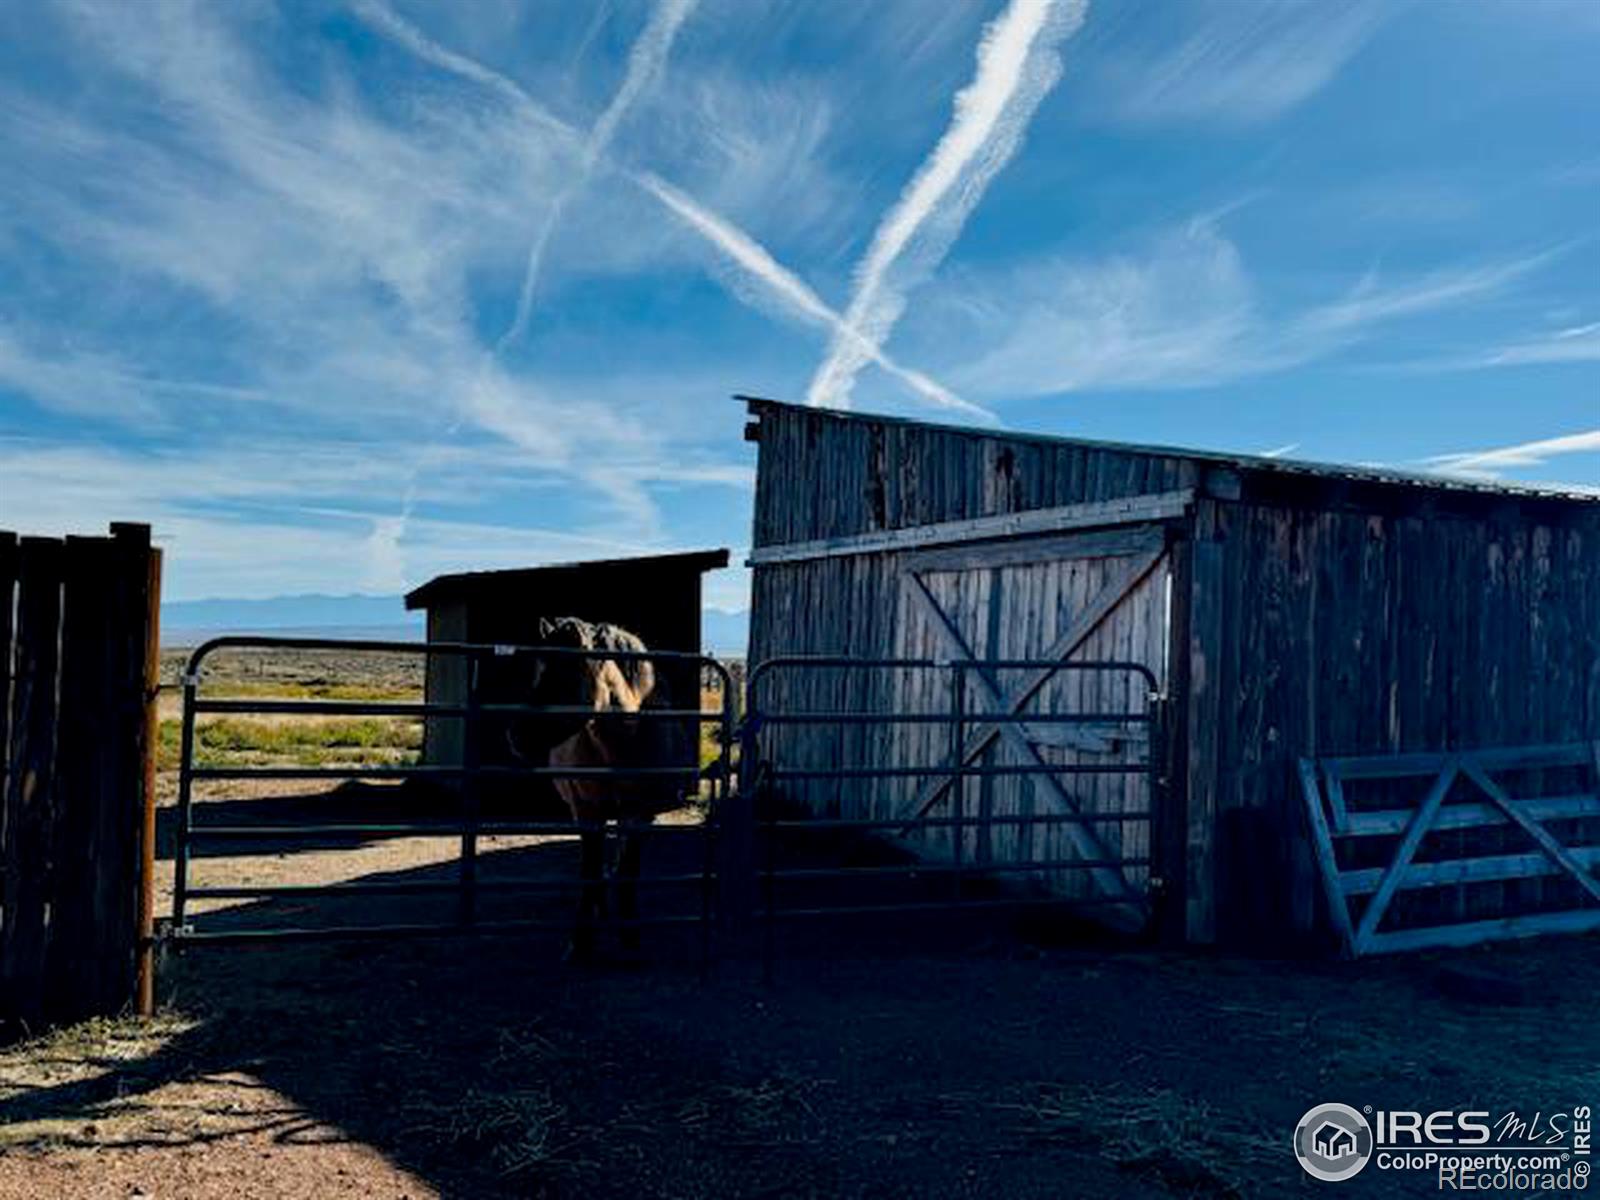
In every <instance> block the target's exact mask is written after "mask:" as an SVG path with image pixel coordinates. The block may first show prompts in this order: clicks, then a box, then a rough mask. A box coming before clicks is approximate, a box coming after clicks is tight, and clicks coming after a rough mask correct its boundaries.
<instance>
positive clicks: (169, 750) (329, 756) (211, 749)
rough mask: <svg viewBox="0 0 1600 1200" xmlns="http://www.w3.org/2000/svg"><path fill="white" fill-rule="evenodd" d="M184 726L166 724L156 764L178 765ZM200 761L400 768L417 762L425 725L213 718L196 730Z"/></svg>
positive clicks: (395, 720) (399, 720) (386, 720)
mask: <svg viewBox="0 0 1600 1200" xmlns="http://www.w3.org/2000/svg"><path fill="white" fill-rule="evenodd" d="M181 736H182V726H181V724H180V722H179V721H177V720H176V719H174V718H168V719H166V720H164V721H162V722H161V740H160V745H159V748H158V751H157V759H156V766H157V768H158V769H159V770H163V771H172V770H176V769H177V767H178V758H179V750H180V747H181ZM195 745H196V750H197V754H196V759H197V761H198V762H200V763H202V764H218V765H220V764H222V763H226V764H228V765H234V766H263V765H277V766H307V767H314V766H325V765H330V764H333V763H363V764H366V763H376V764H392V765H401V764H404V763H411V762H415V761H416V760H417V755H418V753H419V752H420V751H421V749H422V723H421V722H420V721H414V720H410V719H408V718H405V717H328V718H320V717H249V716H244V717H232V716H229V717H212V718H207V719H204V720H201V721H199V722H197V723H196V726H195Z"/></svg>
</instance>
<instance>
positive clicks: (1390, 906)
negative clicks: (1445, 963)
mask: <svg viewBox="0 0 1600 1200" xmlns="http://www.w3.org/2000/svg"><path fill="white" fill-rule="evenodd" d="M1300 782H1301V791H1302V795H1303V797H1304V799H1305V803H1306V812H1307V815H1308V817H1309V819H1310V826H1311V832H1312V837H1313V840H1314V844H1315V849H1316V853H1317V859H1318V863H1319V865H1320V868H1321V874H1322V884H1323V888H1324V894H1325V897H1326V900H1327V907H1328V914H1329V917H1330V919H1331V922H1332V925H1333V929H1334V932H1335V934H1336V935H1337V936H1338V939H1339V945H1340V948H1341V949H1342V950H1343V951H1344V953H1346V954H1348V955H1351V956H1357V955H1363V954H1381V953H1396V952H1401V951H1407V950H1422V949H1429V948H1434V947H1444V946H1470V945H1474V944H1476V943H1478V942H1483V941H1489V940H1492V939H1496V938H1510V937H1526V936H1531V935H1534V934H1540V933H1580V932H1585V931H1589V930H1595V929H1600V876H1597V874H1596V871H1595V868H1596V866H1597V865H1600V828H1597V826H1600V742H1572V743H1563V744H1559V745H1549V746H1516V747H1506V748H1502V749H1492V750H1465V751H1456V752H1448V753H1438V754H1421V753H1416V754H1391V755H1371V756H1366V757H1348V758H1324V759H1302V760H1301V761H1300ZM1369 798H1370V799H1369ZM1384 926H1387V928H1385V927H1384Z"/></svg>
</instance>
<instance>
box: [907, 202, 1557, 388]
mask: <svg viewBox="0 0 1600 1200" xmlns="http://www.w3.org/2000/svg"><path fill="white" fill-rule="evenodd" d="M1550 259H1551V254H1549V253H1537V254H1529V255H1524V256H1522V257H1520V258H1516V259H1509V260H1505V261H1500V262H1493V263H1485V264H1478V265H1473V266H1466V267H1452V268H1444V269H1438V270H1435V271H1431V272H1426V273H1423V274H1418V275H1411V276H1405V277H1401V278H1392V279H1391V278H1387V277H1385V276H1383V275H1380V274H1379V273H1377V272H1375V271H1374V272H1369V273H1368V274H1366V275H1365V276H1364V277H1362V278H1361V279H1360V280H1358V281H1357V282H1356V283H1355V284H1354V285H1353V286H1352V287H1351V288H1350V289H1349V290H1348V291H1346V292H1345V293H1344V294H1343V295H1342V296H1339V297H1337V298H1335V299H1332V300H1329V301H1327V302H1325V303H1322V304H1317V305H1312V306H1309V307H1304V308H1300V309H1296V310H1288V311H1275V310H1274V308H1273V306H1272V305H1270V304H1269V302H1268V300H1267V298H1266V297H1265V296H1264V295H1263V294H1262V291H1261V289H1260V287H1259V286H1258V285H1257V284H1256V282H1255V280H1254V279H1253V278H1252V276H1251V274H1250V272H1249V271H1248V269H1247V267H1246V264H1245V262H1244V260H1243V257H1242V256H1241V254H1240V253H1239V250H1238V248H1237V246H1235V245H1234V243H1233V242H1232V241H1231V240H1230V239H1229V238H1228V237H1227V236H1226V235H1225V234H1224V233H1223V232H1222V230H1221V229H1220V228H1219V227H1218V225H1217V224H1216V223H1215V222H1214V221H1212V220H1208V219H1200V220H1195V221H1191V222H1189V223H1188V224H1187V225H1185V226H1183V227H1182V228H1180V229H1176V230H1171V231H1167V232H1165V233H1163V234H1161V235H1159V236H1157V237H1156V238H1154V239H1153V241H1152V242H1151V244H1150V245H1149V246H1148V247H1147V248H1146V249H1145V250H1144V251H1143V252H1141V253H1138V254H1131V253H1125V254H1120V255H1115V256H1112V257H1108V258H1100V259H1076V258H1068V257H1055V258H1045V259H1043V260H1040V261H1037V262H1029V263H1026V264H1024V265H1022V266H1019V267H1014V268H1011V269H1009V270H998V271H984V272H969V273H968V274H967V275H966V276H964V277H957V278H956V279H954V280H952V284H951V290H952V291H953V292H954V293H955V298H954V299H947V300H946V301H945V303H944V304H943V305H942V307H941V308H940V310H939V311H938V312H937V313H936V314H935V315H934V317H933V318H931V319H930V321H929V322H928V325H929V326H931V327H936V328H937V329H938V334H937V336H938V338H939V340H941V341H943V342H946V343H951V342H959V343H960V344H964V345H973V346H977V347H979V351H978V353H977V355H976V357H975V359H974V360H973V362H972V363H971V364H970V365H969V366H967V367H966V368H964V369H962V370H960V371H958V372H956V377H957V378H958V379H959V381H960V382H961V384H962V386H963V387H964V388H966V389H968V390H969V391H971V392H972V393H974V394H978V395H987V396H994V397H1000V396H1008V395H1011V396H1034V395H1050V394H1054V393H1058V392H1068V391H1078V390H1084V389H1091V388H1106V389H1129V388H1155V387H1210V386H1214V385H1216V384H1219V383H1224V382H1227V381H1228V380H1232V379H1240V378H1247V377H1250V376H1255V375H1262V374H1267V373H1271V372H1275V371H1283V370H1288V369H1290V368H1292V367H1295V366H1299V365H1302V364H1304V363H1308V362H1313V361H1316V360H1318V359H1322V358H1326V357H1329V356H1331V355H1334V354H1336V353H1339V352H1341V351H1343V350H1346V349H1348V348H1350V347H1352V346H1356V345H1359V344H1361V343H1363V342H1365V341H1368V340H1370V339H1372V338H1374V337H1375V336H1376V335H1377V334H1378V333H1379V331H1380V330H1382V329H1384V328H1387V327H1389V326H1391V325H1393V324H1396V323H1399V322H1403V321H1406V320H1411V319H1417V318H1421V317H1424V316H1427V315H1429V314H1432V313H1437V312H1441V311H1445V310H1448V309H1453V308H1460V307H1463V306H1467V305H1470V304H1473V303H1477V302H1482V301H1486V300H1488V299H1490V298H1492V297H1495V296H1498V295H1500V294H1502V293H1504V292H1506V291H1508V290H1509V289H1510V288H1511V287H1513V286H1514V285H1515V284H1516V283H1517V282H1518V281H1519V280H1520V279H1522V278H1523V277H1524V276H1526V275H1528V274H1529V273H1530V272H1533V271H1535V270H1537V269H1538V268H1540V267H1541V266H1543V265H1544V264H1546V263H1547V262H1549V261H1550ZM924 336H928V333H927V332H926V331H924Z"/></svg>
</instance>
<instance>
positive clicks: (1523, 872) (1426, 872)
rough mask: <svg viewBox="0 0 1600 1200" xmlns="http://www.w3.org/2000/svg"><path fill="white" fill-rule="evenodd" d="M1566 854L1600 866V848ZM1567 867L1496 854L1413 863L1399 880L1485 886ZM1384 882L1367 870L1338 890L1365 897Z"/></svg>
mask: <svg viewBox="0 0 1600 1200" xmlns="http://www.w3.org/2000/svg"><path fill="white" fill-rule="evenodd" d="M1567 854H1568V855H1569V856H1570V857H1571V858H1572V860H1573V861H1574V862H1576V863H1579V864H1581V865H1582V866H1584V867H1592V866H1596V865H1600V846H1571V847H1568V848H1567ZM1565 870H1566V868H1565V867H1563V866H1562V865H1560V864H1559V863H1557V862H1555V861H1554V860H1552V859H1551V858H1550V857H1549V856H1548V855H1545V854H1542V853H1528V854H1495V855H1487V856H1484V857H1481V858H1448V859H1441V860H1440V861H1438V862H1427V863H1412V864H1411V865H1410V866H1409V867H1407V868H1406V869H1405V873H1404V875H1403V876H1402V878H1401V880H1400V886H1401V888H1442V887H1453V886H1456V885H1458V884H1463V883H1483V882H1486V881H1489V880H1496V879H1525V878H1528V877H1529V876H1535V875H1538V876H1556V875H1561V874H1562V873H1564V872H1565ZM1382 879H1383V869H1382V868H1381V867H1365V868H1362V869H1361V870H1359V871H1345V872H1342V873H1341V874H1340V875H1339V889H1340V891H1342V892H1343V893H1344V894H1345V895H1346V896H1363V895H1367V894H1369V893H1371V892H1375V891H1377V890H1378V885H1379V883H1380V882H1381V881H1382Z"/></svg>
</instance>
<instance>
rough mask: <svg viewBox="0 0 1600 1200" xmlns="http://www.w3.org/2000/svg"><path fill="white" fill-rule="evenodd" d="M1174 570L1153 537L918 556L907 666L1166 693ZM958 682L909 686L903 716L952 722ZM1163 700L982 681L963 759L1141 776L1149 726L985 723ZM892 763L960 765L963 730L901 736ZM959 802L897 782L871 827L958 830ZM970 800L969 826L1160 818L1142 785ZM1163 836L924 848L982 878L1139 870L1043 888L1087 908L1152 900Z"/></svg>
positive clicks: (1123, 779) (1021, 831)
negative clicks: (1031, 865) (1153, 869)
mask: <svg viewBox="0 0 1600 1200" xmlns="http://www.w3.org/2000/svg"><path fill="white" fill-rule="evenodd" d="M1168 569H1169V562H1168V556H1167V549H1166V534H1165V531H1164V530H1163V529H1162V528H1160V527H1149V526H1147V527H1135V528H1133V529H1126V530H1117V531H1111V532H1107V533H1101V534H1094V533H1091V534H1083V535H1076V536H1071V537H1066V538H1043V539H1031V540H1019V541H1016V542H1007V543H999V544H993V545H987V546H975V547H968V548H963V549H959V550H949V551H930V552H927V553H924V554H920V555H907V556H905V557H904V559H903V561H902V563H901V569H900V576H899V591H900V600H899V604H898V606H897V611H898V614H899V621H898V626H897V631H896V646H895V654H896V657H901V658H912V659H921V658H926V659H935V660H945V661H948V660H950V659H952V658H963V657H966V656H967V655H969V654H970V655H971V656H972V657H973V658H974V659H977V660H980V661H981V660H984V659H1023V658H1032V659H1044V660H1049V661H1065V662H1067V663H1069V664H1070V663H1074V662H1077V663H1085V662H1094V661H1099V662H1106V661H1113V660H1115V661H1121V662H1137V663H1141V664H1144V665H1145V666H1146V667H1148V669H1149V670H1150V672H1151V674H1152V675H1153V677H1154V678H1155V680H1156V684H1157V688H1158V690H1159V689H1160V688H1162V687H1164V685H1165V674H1166V670H1167V663H1168V657H1169V651H1168V632H1169V630H1168V620H1169V613H1168V593H1167V577H1168ZM951 679H952V676H951V673H950V672H949V671H948V670H941V671H928V670H909V669H908V670H903V671H900V672H897V674H896V680H895V694H894V696H893V701H892V708H893V709H894V710H895V711H902V712H908V713H945V712H948V711H949V710H950V705H951V703H952V698H953V697H952V683H951ZM985 679H987V680H989V681H990V684H986V683H985ZM991 684H992V686H991ZM1149 690H1150V684H1149V682H1148V681H1147V680H1146V679H1145V678H1144V677H1143V676H1142V675H1140V674H1138V673H1135V672H1128V671H1117V672H1099V671H1087V670H1071V669H1068V670H1064V671H1060V672H1056V673H1046V672H1042V671H1040V670H1039V669H1037V668H997V669H995V670H993V671H991V672H987V673H984V675H982V676H980V675H979V674H978V673H977V672H974V674H973V675H972V676H970V677H969V680H968V688H967V691H966V695H965V697H964V704H965V708H966V711H967V713H968V714H969V716H970V720H969V722H968V724H967V727H966V731H965V738H964V741H965V742H966V746H965V747H964V749H963V756H964V757H965V755H967V754H969V753H971V751H972V749H973V748H974V747H975V746H977V745H979V744H982V745H983V746H984V748H983V750H982V753H981V755H980V756H979V757H978V758H977V759H976V760H975V761H978V762H980V763H984V764H990V765H994V766H997V767H1000V768H1002V769H1007V770H1015V769H1017V768H1024V767H1033V768H1038V767H1042V766H1043V767H1048V766H1066V767H1071V766H1108V765H1129V766H1138V765H1141V764H1143V763H1145V762H1147V761H1148V755H1149V754H1150V753H1151V752H1152V750H1153V749H1155V748H1153V747H1151V745H1150V743H1149V731H1148V728H1146V727H1143V726H1137V725H1134V726H1130V725H1117V724H1107V725H1104V726H1100V725H1091V726H1078V725H1066V724H1051V723H1049V722H1039V723H1036V724H1021V725H1012V726H1009V727H1008V728H1007V729H1004V730H996V729H995V727H994V726H989V725H986V723H985V722H984V721H983V720H982V714H984V713H986V712H994V711H996V709H999V710H1000V711H1012V710H1015V711H1019V712H1023V713H1031V714H1038V715H1042V716H1043V715H1054V714H1062V713H1131V714H1142V713H1145V712H1147V711H1148V703H1149ZM990 731H993V732H990ZM1002 734H1004V736H1002ZM879 750H880V755H881V756H882V761H883V762H885V763H896V764H901V765H918V764H922V765H930V766H932V765H938V764H940V763H943V762H946V761H949V760H951V759H952V758H953V757H954V753H953V743H952V728H951V727H950V726H949V725H946V724H943V723H926V724H908V725H901V726H897V727H896V728H895V730H894V733H893V736H892V737H886V738H884V739H883V740H882V741H881V742H880V743H879ZM956 794H957V792H956V789H955V787H953V786H951V785H950V784H949V783H948V780H946V779H944V778H943V777H938V778H935V779H932V780H924V779H901V780H887V781H883V782H881V783H879V784H878V785H877V786H876V787H875V788H874V789H873V795H872V796H871V797H870V798H869V799H868V801H867V806H866V808H865V809H864V811H862V812H861V813H860V814H859V815H861V816H868V815H870V816H873V817H898V816H901V815H905V816H907V817H911V816H915V815H919V814H923V813H926V814H930V815H935V816H945V815H950V814H951V813H952V812H954V811H955V807H954V797H955V795H956ZM960 794H961V796H962V800H961V811H962V812H963V813H964V815H967V816H982V815H985V814H989V815H992V816H995V817H1008V816H1031V815H1036V814H1046V813H1057V814H1059V813H1064V812H1070V811H1074V810H1075V811H1078V812H1086V813H1098V814H1113V813H1116V814H1121V813H1134V812H1138V813H1148V812H1150V811H1151V804H1152V798H1151V796H1150V795H1149V785H1148V778H1147V776H1146V775H1145V774H1143V773H1129V774H1107V775H1095V774H1077V775H1063V776H1049V777H1048V778H1046V777H1045V776H1044V774H1043V773H1042V772H1041V774H1040V775H1038V776H1030V775H1020V774H1011V775H994V776H990V777H987V778H982V777H979V778H972V779H968V780H967V781H966V782H965V784H964V785H963V788H962V791H961V793H960ZM852 815H856V814H852ZM1150 829H1151V826H1150V822H1149V821H1148V820H1147V819H1141V820H1136V821H1129V822H1126V823H1120V822H1109V823H1104V824H1098V823H1097V824H1094V825H1089V826H1084V827H1077V826H1073V825H1064V824H1059V823H1057V824H1049V825H1039V826H1036V827H1034V826H1028V825H1023V824H1020V823H1016V824H1003V823H1002V824H997V825H994V826H992V827H990V828H987V829H985V828H981V827H974V828H972V829H969V830H967V831H966V832H965V835H964V839H963V841H962V843H961V844H960V845H959V846H958V845H957V844H956V841H955V839H954V837H953V836H952V833H951V831H950V830H948V829H945V828H937V827H936V828H933V829H931V830H925V831H921V832H920V833H919V834H918V835H917V836H918V838H919V844H918V847H917V848H918V850H919V852H920V853H922V854H924V855H927V856H929V857H935V858H941V859H952V858H954V857H956V856H957V854H958V853H959V855H960V857H961V859H962V860H963V861H966V862H971V863H975V864H979V865H981V864H983V863H985V862H988V863H1005V862H1064V861H1068V860H1084V859H1100V860H1107V859H1121V858H1129V859H1135V860H1138V862H1137V863H1135V864H1132V865H1127V866H1123V867H1120V868H1119V867H1108V868H1104V869H1097V870H1090V869H1063V870H1055V871H1050V872H1041V873H1040V874H1039V876H1037V879H1038V881H1039V882H1040V883H1042V884H1044V885H1046V886H1048V887H1049V888H1050V889H1051V890H1052V891H1055V892H1056V893H1058V894H1060V895H1064V896H1068V897H1071V898H1075V899H1087V898H1090V897H1095V896H1105V895H1108V894H1110V895H1118V894H1125V895H1129V896H1131V897H1134V898H1137V899H1139V900H1142V898H1143V897H1144V895H1145V892H1146V884H1147V883H1148V880H1149V878H1150V867H1149V860H1150V858H1151V853H1152V846H1151V839H1150ZM1091 846H1092V849H1091V848H1090V847H1091ZM1119 877H1120V878H1119Z"/></svg>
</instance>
